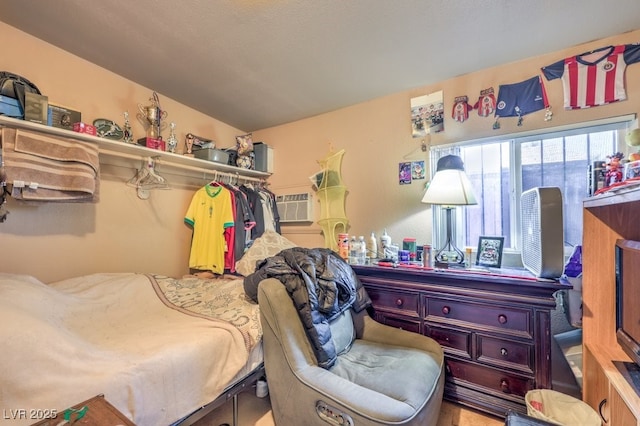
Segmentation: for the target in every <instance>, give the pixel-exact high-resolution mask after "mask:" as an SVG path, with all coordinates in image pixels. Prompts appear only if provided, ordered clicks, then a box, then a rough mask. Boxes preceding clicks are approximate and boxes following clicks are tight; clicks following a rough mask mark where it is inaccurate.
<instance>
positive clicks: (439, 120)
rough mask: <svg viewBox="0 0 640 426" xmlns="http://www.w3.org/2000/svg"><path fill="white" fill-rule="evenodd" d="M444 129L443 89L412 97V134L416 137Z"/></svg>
mask: <svg viewBox="0 0 640 426" xmlns="http://www.w3.org/2000/svg"><path fill="white" fill-rule="evenodd" d="M442 131H444V101H443V94H442V90H440V91H439V92H434V93H431V94H429V95H424V96H418V97H415V98H411V134H412V136H413V137H414V138H420V137H424V136H426V135H428V134H430V133H438V132H442Z"/></svg>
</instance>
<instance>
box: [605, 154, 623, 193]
mask: <svg viewBox="0 0 640 426" xmlns="http://www.w3.org/2000/svg"><path fill="white" fill-rule="evenodd" d="M623 158H624V154H623V153H621V152H616V153H615V154H613V155H607V161H606V162H605V163H604V166H605V169H606V171H605V174H604V186H605V187H609V186H611V185H613V184H614V183H618V182H622V164H621V161H622V159H623Z"/></svg>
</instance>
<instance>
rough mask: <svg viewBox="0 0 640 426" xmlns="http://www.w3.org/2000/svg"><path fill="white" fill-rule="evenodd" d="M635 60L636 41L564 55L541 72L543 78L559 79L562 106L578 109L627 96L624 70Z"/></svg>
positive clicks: (639, 57) (639, 51) (639, 54)
mask: <svg viewBox="0 0 640 426" xmlns="http://www.w3.org/2000/svg"><path fill="white" fill-rule="evenodd" d="M636 62H640V44H625V45H619V46H607V47H603V48H600V49H597V50H594V51H591V52H587V53H583V54H580V55H576V56H572V57H569V58H565V59H563V60H561V61H558V62H556V63H554V64H551V65H549V66H546V67H543V68H542V72H543V74H544V76H545V77H546V78H547V80H553V79H556V78H562V87H563V91H564V107H565V109H580V108H589V107H593V106H598V105H605V104H609V103H612V102H617V101H622V100H625V99H627V94H626V91H625V87H624V80H625V79H624V73H625V69H626V67H627V65H630V64H633V63H636Z"/></svg>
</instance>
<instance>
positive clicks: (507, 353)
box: [500, 348, 509, 356]
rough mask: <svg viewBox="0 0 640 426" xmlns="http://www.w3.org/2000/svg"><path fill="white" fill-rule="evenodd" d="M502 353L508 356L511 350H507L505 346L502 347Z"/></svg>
mask: <svg viewBox="0 0 640 426" xmlns="http://www.w3.org/2000/svg"><path fill="white" fill-rule="evenodd" d="M500 355H502V356H507V355H509V351H508V350H506V349H505V348H500Z"/></svg>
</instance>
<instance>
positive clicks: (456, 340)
mask: <svg viewBox="0 0 640 426" xmlns="http://www.w3.org/2000/svg"><path fill="white" fill-rule="evenodd" d="M424 334H426V335H427V336H429V337H431V338H432V339H433V340H435V341H436V342H438V343H440V346H442V347H443V349H444V351H445V353H446V354H451V355H456V356H460V357H464V358H471V337H472V335H471V333H468V332H465V331H459V330H451V329H448V328H442V327H434V326H431V325H426V326H425V333H424Z"/></svg>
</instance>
